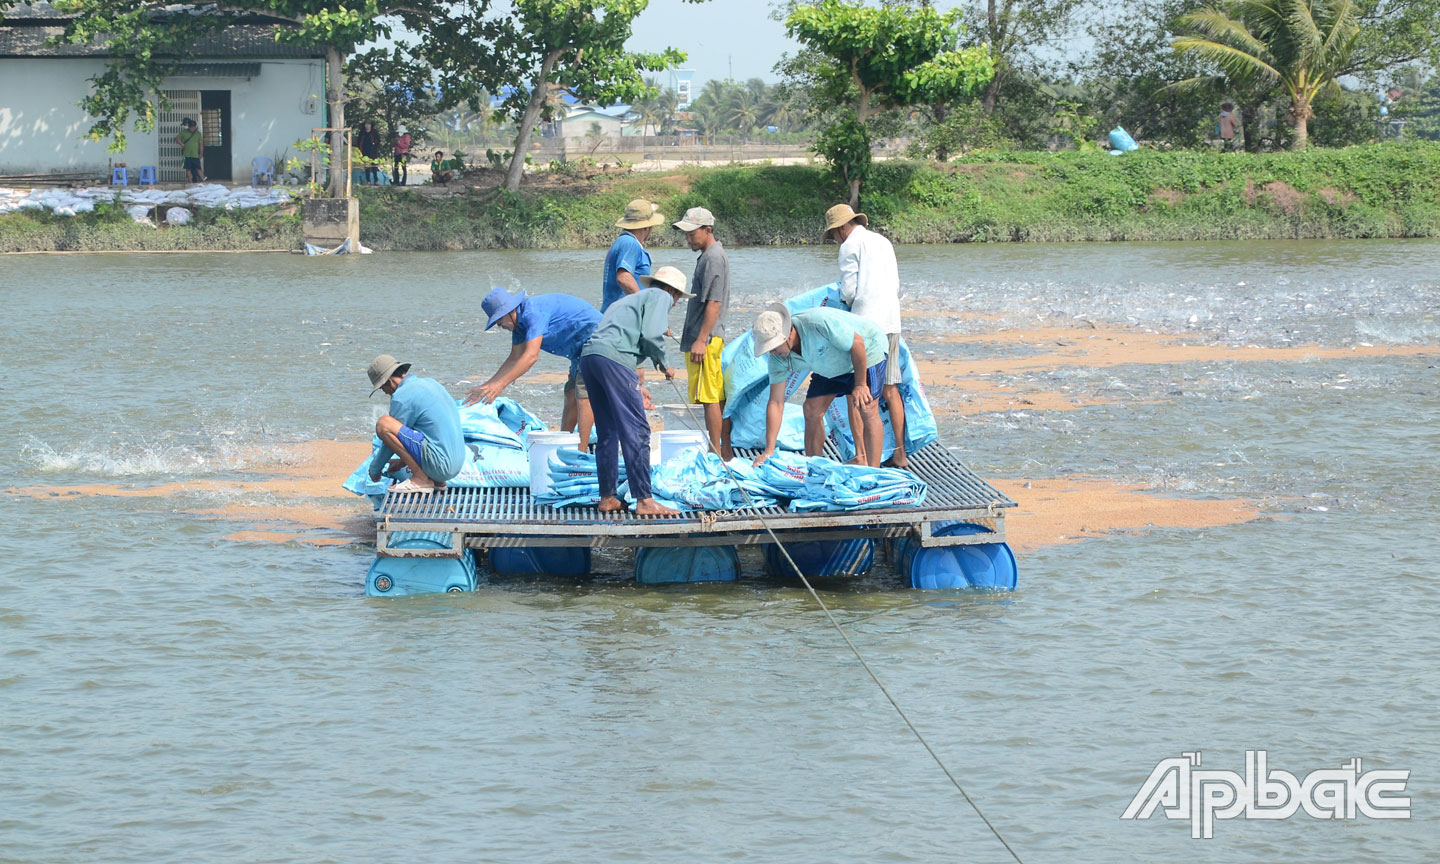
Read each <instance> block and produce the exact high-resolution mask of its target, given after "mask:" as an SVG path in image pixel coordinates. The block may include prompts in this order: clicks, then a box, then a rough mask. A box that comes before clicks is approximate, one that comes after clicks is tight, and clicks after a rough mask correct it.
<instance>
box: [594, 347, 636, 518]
mask: <svg viewBox="0 0 1440 864" xmlns="http://www.w3.org/2000/svg"><path fill="white" fill-rule="evenodd" d="M580 374H581V376H583V377H584V379H585V389H586V390H589V391H590V410H591V411H593V412H594V413H595V471H596V474H598V475H599V480H600V494H601V496H605V495H614V494H615V493H616V490H617V489H618V488H619V485H620V453H621V452H624V454H625V476H626V477H627V478H628V479H629V480H630V497H632V498H634V499H635V500H637V501H639V500H641V499H644V498H650V497H652V496H651V494H650V421H649V420H647V419H646V418H645V400H644V399H643V398H641V396H640V376H638V375H636V374H635V370H634V369H630V368H627V367H625V366H623V365H621V364H619V363H616V362H615V361H614V360H611V359H610V358H609V357H601V356H599V355H598V354H586V355H585V356H583V357H581V358H580Z"/></svg>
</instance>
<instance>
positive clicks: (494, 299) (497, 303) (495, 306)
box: [480, 288, 525, 330]
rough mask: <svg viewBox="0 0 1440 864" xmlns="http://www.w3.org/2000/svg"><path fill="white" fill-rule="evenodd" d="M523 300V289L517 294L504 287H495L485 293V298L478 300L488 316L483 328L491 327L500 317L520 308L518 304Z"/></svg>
mask: <svg viewBox="0 0 1440 864" xmlns="http://www.w3.org/2000/svg"><path fill="white" fill-rule="evenodd" d="M524 302H525V292H524V291H521V292H520V293H518V294H511V293H510V292H509V291H506V290H505V289H504V288H496V289H494V290H492V291H491V292H490V293H489V294H486V295H485V299H484V300H481V301H480V308H481V309H484V310H485V314H486V315H489V316H490V320H489V321H487V322H486V323H485V329H486V330H489V329H490V328H491V327H494V326H495V324H496V323H497V322H499V320H500V319H501V318H504V317H505V316H506V315H509V314H510V313H511V312H514V311H515V310H516V309H518V308H520V304H521V303H524Z"/></svg>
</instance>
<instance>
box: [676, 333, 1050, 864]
mask: <svg viewBox="0 0 1440 864" xmlns="http://www.w3.org/2000/svg"><path fill="white" fill-rule="evenodd" d="M670 338H672V339H675V342H676V344H679V342H680V340H679V339H677V338H676V337H674V336H671V337H670ZM681 348H682V350H683V348H684V346H683V345H682V346H681ZM656 365H657V366H658V367H659V369H660V371H661V372H667V371H668V370H666V369H665V367H664V366H659V364H656ZM665 380H667V381H669V382H670V386H671V387H674V388H675V394H676V396H678V397H679V398H680V403H681V404H682V405H684V406H685V412H686V413H687V414H689V415H690V422H691V423H692V424H695V426H696V428H698V429H704V428H706V427H705V424H704V423H703V422H702V421H700V420H698V419H697V418H696V417H695V409H694V408H693V407H691V405H690V400H689V398H688V397H687V395H686V394H685V393H684V392H683V391H681V390H680V385H679V384H676V383H675V379H674V378H671V377H669V376H668V375H667V376H666V379H665ZM707 431H708V430H707ZM705 445H706V446H707V447H708V448H709V449H710V452H712V453H714V454H715V456H716V458H718V459H719V460H720V464H721V465H723V466H724V467H725V473H727V474H729V475H730V481H731V482H732V483H734V484H735V485H736V486H737V487H738V488H739V489H740V493H741V494H742V495H743V496H744V497H745V506H746V507H748V508H750V509H751V510H752V511H754V513H755V516H756V517H757V518H758V519H759V521H760V524H761V525H762V526H763V527H764V528H765V533H766V534H769V535H770V539H771V540H772V541H774V543H775V548H777V549H779V550H780V554H781V555H783V556H785V561H786V562H787V563H788V564H789V565H790V569H791V570H793V571H795V575H796V576H799V577H800V582H801V584H803V585H804V586H805V590H806V591H808V592H810V597H811V599H813V600H814V601H815V603H816V605H818V606H819V607H820V611H821V612H824V613H825V618H826V620H828V621H829V622H830V625H831V626H832V627H834V628H835V632H836V633H839V634H840V638H841V639H843V640H844V641H845V645H846V646H847V647H849V649H850V653H852V654H854V655H855V659H856V660H858V661H859V662H860V665H861V667H863V668H864V669H865V672H866V674H868V675H869V676H870V680H871V681H874V682H875V686H876V687H879V688H880V692H881V693H883V694H885V698H886V699H887V700H889V702H890V706H891V707H892V708H894V709H895V713H897V714H899V715H900V719H901V720H903V721H905V726H906V727H907V728H909V730H910V732H911V734H913V735H914V736H915V738H916V740H918V741H919V742H920V746H922V747H924V748H925V752H926V753H929V754H930V758H931V759H933V760H935V764H936V765H939V766H940V770H941V771H943V772H944V773H945V776H946V777H947V778H949V780H950V783H951V785H953V786H954V787H955V789H956V791H958V792H959V793H960V795H961V797H963V798H964V799H965V803H967V804H969V805H970V808H971V809H972V810H974V811H975V815H977V816H979V817H980V821H982V822H984V823H985V827H986V828H989V829H990V833H991V834H994V835H995V839H996V840H999V841H1000V845H1002V846H1004V847H1005V851H1006V852H1009V853H1010V857H1011V858H1014V859H1015V861H1016V864H1024V862H1022V861H1021V860H1020V856H1019V855H1018V854H1017V853H1016V852H1015V850H1014V849H1013V848H1011V846H1010V844H1009V843H1008V842H1006V840H1005V838H1004V836H1002V835H1001V834H1000V830H999V829H998V828H996V827H995V825H994V824H993V823H992V822H991V821H990V820H989V818H987V817H986V816H985V812H984V811H983V810H981V809H980V805H979V804H976V803H975V799H973V798H971V797H970V793H969V792H966V791H965V787H964V786H961V785H960V781H959V780H958V779H957V778H956V777H955V775H954V774H953V773H951V771H950V768H949V766H947V765H946V764H945V761H944V760H943V759H941V758H940V754H938V753H936V752H935V748H934V747H931V746H930V742H929V741H927V740H926V739H925V736H924V734H923V733H921V731H920V730H919V728H917V727H916V726H915V724H914V723H913V722H911V720H910V716H909V715H908V714H906V713H905V709H904V708H902V707H900V702H899V701H898V700H896V698H895V697H894V696H893V695H891V693H890V689H889V688H888V687H886V686H885V683H884V682H883V681H881V680H880V676H879V675H877V674H876V673H875V670H874V669H872V668H870V664H869V663H867V662H866V661H865V657H864V656H863V655H862V654H861V653H860V649H859V648H857V647H855V643H854V642H852V641H850V636H849V635H848V634H847V633H846V632H845V628H843V627H841V626H840V622H839V621H837V620H835V616H834V614H833V613H831V611H830V607H829V606H826V605H825V601H824V600H822V599H821V598H820V593H819V592H818V591H816V590H815V586H814V585H811V584H810V580H809V579H807V578H805V574H804V573H802V572H801V571H800V565H798V564H796V563H795V559H794V558H791V557H790V550H788V549H786V548H785V544H784V543H782V542H781V541H780V538H779V537H777V536H775V531H774V530H773V529H772V528H771V527H770V522H769V520H767V519H766V518H765V514H763V513H761V512H760V508H759V507H757V506H756V505H755V499H753V498H751V497H750V492H749V490H747V489H746V488H745V486H744V484H742V483H741V482H740V478H738V477H736V476H735V472H734V471H732V470H731V469H730V466H729V465H728V464H726V462H725V458H724V457H723V456H721V455H720V453H719V451H717V450H716V449H715V442H714V441H712V440H711V438H710V436H709V435H708V434H707V435H706V436H705ZM702 513H703V511H702ZM716 518H718V514H716V515H712V516H711V517H710V520H709V521H708V522H707V521H706V520H705V518H704V516H703V515H702V516H701V526H702V527H703V528H704V529H705V530H707V531H708V530H709V529H710V526H711V525H713V524H714V521H715V519H716Z"/></svg>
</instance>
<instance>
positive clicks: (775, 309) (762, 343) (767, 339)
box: [750, 303, 790, 357]
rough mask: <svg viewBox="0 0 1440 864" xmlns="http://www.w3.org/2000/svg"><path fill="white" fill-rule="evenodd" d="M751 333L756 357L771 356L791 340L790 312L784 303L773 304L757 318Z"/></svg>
mask: <svg viewBox="0 0 1440 864" xmlns="http://www.w3.org/2000/svg"><path fill="white" fill-rule="evenodd" d="M750 332H751V338H752V339H754V340H755V356H756V357H763V356H765V355H766V354H769V353H770V352H771V351H773V350H775V348H776V347H778V346H779V345H780V344H781V343H782V342H784V341H785V340H786V339H789V338H790V310H789V309H787V308H785V304H784V303H771V304H770V305H769V306H766V307H765V309H764V311H762V312H761V313H760V314H759V315H756V316H755V327H754V328H753V329H752V330H751V331H750Z"/></svg>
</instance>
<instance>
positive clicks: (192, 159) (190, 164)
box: [171, 156, 203, 171]
mask: <svg viewBox="0 0 1440 864" xmlns="http://www.w3.org/2000/svg"><path fill="white" fill-rule="evenodd" d="M171 164H174V163H171ZM184 170H186V171H200V170H203V168H202V166H201V164H200V158H199V157H198V156H186V157H185V167H184Z"/></svg>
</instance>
